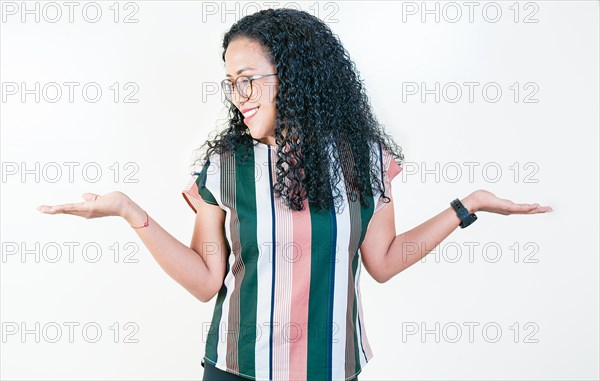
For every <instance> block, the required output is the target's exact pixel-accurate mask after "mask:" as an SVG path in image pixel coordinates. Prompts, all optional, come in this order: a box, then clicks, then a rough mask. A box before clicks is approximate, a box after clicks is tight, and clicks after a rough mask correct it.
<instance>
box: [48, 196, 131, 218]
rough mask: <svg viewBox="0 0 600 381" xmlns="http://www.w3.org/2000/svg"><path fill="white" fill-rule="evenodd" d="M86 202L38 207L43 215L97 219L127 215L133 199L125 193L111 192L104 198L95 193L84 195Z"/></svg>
mask: <svg viewBox="0 0 600 381" xmlns="http://www.w3.org/2000/svg"><path fill="white" fill-rule="evenodd" d="M82 197H83V199H84V200H85V201H84V202H80V203H72V204H61V205H40V206H38V207H37V210H39V211H40V212H41V213H46V214H73V215H76V216H80V217H83V218H97V217H106V216H121V217H123V216H124V215H125V212H126V211H127V208H128V207H129V206H130V205H131V199H130V198H129V197H128V196H127V195H126V194H125V193H123V192H119V191H116V192H110V193H107V194H105V195H103V196H100V195H97V194H95V193H84V194H83V195H82Z"/></svg>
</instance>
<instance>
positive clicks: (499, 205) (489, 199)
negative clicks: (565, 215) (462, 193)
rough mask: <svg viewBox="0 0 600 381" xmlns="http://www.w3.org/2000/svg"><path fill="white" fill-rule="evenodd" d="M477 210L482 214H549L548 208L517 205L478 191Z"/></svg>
mask: <svg viewBox="0 0 600 381" xmlns="http://www.w3.org/2000/svg"><path fill="white" fill-rule="evenodd" d="M475 197H476V199H477V204H478V208H477V209H478V210H480V211H483V212H490V213H498V214H503V215H509V214H535V213H546V212H551V211H552V208H551V207H550V206H541V205H540V204H537V203H535V204H518V203H515V202H512V201H511V200H507V199H504V198H499V197H497V196H496V195H494V194H493V193H491V192H488V191H486V190H484V189H479V190H477V191H476V192H475Z"/></svg>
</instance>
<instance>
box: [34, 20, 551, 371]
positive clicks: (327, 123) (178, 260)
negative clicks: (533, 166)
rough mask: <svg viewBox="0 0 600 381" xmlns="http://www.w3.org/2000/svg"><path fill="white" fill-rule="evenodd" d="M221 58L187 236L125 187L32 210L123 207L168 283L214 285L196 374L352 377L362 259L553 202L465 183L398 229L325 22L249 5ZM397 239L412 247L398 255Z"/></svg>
mask: <svg viewBox="0 0 600 381" xmlns="http://www.w3.org/2000/svg"><path fill="white" fill-rule="evenodd" d="M223 61H224V63H225V73H226V79H224V80H223V82H222V88H223V91H224V94H225V96H226V99H227V100H228V101H229V105H230V108H229V120H228V127H227V128H226V129H225V130H223V131H222V132H221V133H220V134H219V135H218V136H217V137H216V138H215V139H214V140H212V141H208V142H206V143H205V144H204V145H203V146H202V147H204V148H206V146H208V149H206V151H205V155H204V157H203V158H201V159H199V163H200V166H199V167H198V168H200V171H199V172H194V173H193V175H192V176H191V178H190V181H189V183H188V185H187V186H186V187H185V189H183V196H184V198H185V200H186V201H187V202H188V204H189V205H190V207H191V208H192V209H193V211H194V212H195V213H196V222H195V227H194V233H193V238H192V244H191V247H187V246H186V245H184V244H183V243H181V242H179V241H178V240H177V239H175V238H174V237H173V236H171V235H170V234H169V233H168V232H166V231H165V230H164V229H163V228H162V227H161V226H160V225H159V224H158V223H157V222H156V221H154V220H153V219H152V218H151V217H150V216H148V214H147V213H146V212H145V211H144V209H143V208H141V207H140V206H139V205H137V204H136V203H135V202H134V201H132V200H131V199H130V198H129V197H127V196H126V195H125V194H123V193H121V192H112V193H108V194H106V195H103V196H99V195H96V194H93V193H85V194H84V195H83V198H84V199H85V202H83V203H75V204H65V205H57V206H53V207H50V206H41V207H39V209H40V211H41V212H44V213H50V214H56V213H68V214H73V215H78V216H82V217H85V218H96V217H102V216H121V217H123V218H125V219H126V220H127V221H128V222H129V224H130V225H132V227H134V228H136V232H137V234H138V235H139V237H140V239H141V240H142V241H143V243H144V244H145V245H146V246H147V248H148V250H149V251H150V252H151V253H152V255H153V256H154V258H155V259H156V260H157V261H158V263H159V264H160V266H161V267H162V268H163V269H164V270H165V271H166V272H167V273H168V274H169V275H170V276H171V277H172V278H173V279H175V280H176V281H177V282H178V283H180V284H181V285H182V286H183V287H185V288H186V289H187V290H188V291H189V292H191V293H192V294H193V295H194V296H196V297H197V298H198V299H199V300H201V301H203V302H209V301H210V300H212V298H213V297H214V296H215V295H216V296H217V299H216V303H215V309H214V312H213V318H212V324H211V327H210V330H209V333H208V337H207V342H206V348H205V351H206V352H205V356H204V358H203V366H204V371H205V372H204V379H205V380H214V379H223V380H238V379H239V380H244V379H261V380H262V379H264V380H332V379H336V380H357V375H358V374H359V373H360V372H361V370H362V368H363V367H364V366H365V364H366V363H367V362H368V361H369V360H370V359H371V358H372V357H373V353H372V352H371V348H370V346H369V341H368V339H367V334H366V326H365V317H364V313H363V310H362V305H361V295H360V287H359V284H360V282H359V281H360V274H361V269H362V265H364V267H365V269H366V270H367V271H368V272H369V274H370V275H371V276H372V277H373V278H374V279H375V280H377V281H378V282H381V283H383V282H386V281H387V280H389V279H390V278H392V277H393V276H395V275H396V274H398V273H399V272H401V271H402V270H404V269H406V268H407V267H409V266H411V265H412V264H414V263H416V262H417V261H419V260H420V259H421V258H422V257H423V256H425V255H426V254H428V253H429V252H430V251H431V250H433V249H434V248H435V247H436V243H439V242H441V241H443V240H444V239H445V238H446V237H448V235H449V234H450V233H451V232H453V231H454V230H455V229H456V227H457V226H459V224H460V226H461V227H466V226H468V224H469V223H472V222H473V220H474V219H475V218H476V216H475V215H474V213H475V212H480V211H486V212H491V213H500V214H504V215H508V214H513V213H520V214H533V213H542V212H548V211H551V208H550V207H547V206H540V205H538V204H516V203H513V202H511V201H510V200H506V199H501V198H498V197H496V196H494V195H493V194H492V193H490V192H487V191H485V190H477V191H474V192H473V193H471V194H469V195H468V196H466V197H464V198H463V199H462V200H460V201H459V200H458V199H457V200H456V201H457V202H455V203H454V205H452V206H451V207H449V208H447V209H445V210H443V211H442V212H440V213H439V214H437V215H436V216H434V217H432V218H431V219H429V220H428V221H426V222H424V223H423V224H421V225H419V226H417V227H415V228H414V229H412V230H409V231H407V232H405V233H403V234H401V235H396V229H395V222H394V206H393V200H392V192H391V180H392V179H393V178H394V177H395V176H396V175H397V174H398V173H399V172H400V171H401V170H402V160H403V155H402V153H401V150H400V149H399V148H398V147H397V146H396V144H395V143H394V142H393V140H392V139H391V138H390V137H389V136H388V135H387V134H386V133H385V131H384V130H383V129H382V128H381V127H380V125H379V124H378V122H377V121H376V118H375V117H374V115H373V114H372V111H371V107H370V105H369V101H368V99H367V96H366V93H365V90H364V88H363V86H362V83H361V79H360V78H359V75H358V73H357V71H356V69H355V66H354V64H353V62H352V61H351V59H350V58H349V56H348V53H347V52H346V50H345V49H344V48H343V46H342V44H341V43H340V41H339V40H338V38H337V36H336V35H335V34H334V33H332V31H331V30H330V29H329V27H328V26H327V25H326V24H325V23H323V22H322V21H320V20H319V19H318V18H316V17H314V16H312V15H310V14H308V13H306V12H302V11H297V10H292V9H269V10H264V11H260V12H258V13H255V14H252V15H249V16H246V17H244V18H243V19H241V20H239V21H238V22H237V23H236V24H234V25H233V26H232V27H231V29H230V30H229V31H228V32H227V33H226V34H225V36H224V40H223ZM449 201H450V200H449ZM461 208H462V209H461ZM408 242H415V243H419V245H418V247H420V248H421V251H420V252H419V253H417V255H413V256H410V257H409V258H403V255H402V254H403V253H402V247H403V245H404V244H406V243H408ZM425 248H427V249H425Z"/></svg>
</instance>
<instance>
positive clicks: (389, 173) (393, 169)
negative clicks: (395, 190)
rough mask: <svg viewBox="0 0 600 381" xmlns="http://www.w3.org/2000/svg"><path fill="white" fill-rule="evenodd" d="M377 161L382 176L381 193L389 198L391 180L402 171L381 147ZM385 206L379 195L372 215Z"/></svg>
mask: <svg viewBox="0 0 600 381" xmlns="http://www.w3.org/2000/svg"><path fill="white" fill-rule="evenodd" d="M380 147H381V146H380ZM379 160H380V164H381V167H380V168H382V176H383V181H382V186H383V190H384V191H383V193H384V195H385V196H386V197H390V196H391V194H392V180H393V179H394V177H396V175H398V174H399V173H400V172H401V171H402V166H400V165H399V164H398V163H397V162H396V160H394V157H393V156H392V155H391V153H390V152H389V151H388V150H387V149H386V148H383V147H381V150H380V151H379ZM386 204H387V203H386V202H384V201H383V196H381V195H380V197H377V204H376V205H375V211H374V212H373V213H377V212H378V211H380V210H381V209H382V208H383V207H384V206H385V205H386Z"/></svg>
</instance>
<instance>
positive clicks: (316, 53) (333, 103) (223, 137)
mask: <svg viewBox="0 0 600 381" xmlns="http://www.w3.org/2000/svg"><path fill="white" fill-rule="evenodd" d="M238 37H244V38H248V39H250V40H252V41H255V42H258V43H260V44H262V46H263V48H264V51H265V52H267V54H268V55H269V56H268V57H267V58H268V59H269V60H270V62H271V63H273V65H274V66H275V67H276V69H277V73H278V78H279V87H278V89H279V90H278V92H277V95H276V111H277V115H276V120H275V122H276V127H275V143H276V145H277V157H278V159H277V162H276V168H277V175H276V183H275V184H274V185H273V191H274V194H275V196H276V197H284V202H285V204H286V205H287V206H288V207H289V208H291V209H292V210H302V209H303V202H304V200H305V199H306V198H308V200H309V202H310V205H311V208H313V207H314V208H315V209H316V210H327V209H331V207H332V206H333V205H334V204H335V205H336V206H338V205H340V203H339V201H341V199H342V196H341V193H340V190H339V189H338V186H337V184H338V183H339V181H340V173H343V174H344V180H345V184H346V191H347V194H348V198H349V199H350V200H352V201H356V199H357V197H360V203H361V205H362V206H363V207H369V206H370V205H369V202H368V200H367V198H365V197H364V195H368V196H373V187H374V189H376V190H377V191H378V192H380V194H382V200H384V202H386V203H387V202H389V197H386V196H385V195H384V190H383V189H382V184H381V182H380V181H379V179H380V177H381V170H380V169H379V170H378V169H377V165H375V164H376V163H378V161H377V160H379V157H378V155H372V154H370V152H372V151H371V150H370V149H369V147H370V146H369V144H373V143H375V144H381V146H382V148H384V149H387V150H388V151H389V152H390V154H391V156H392V158H393V160H396V161H397V163H398V164H400V165H401V163H402V161H403V160H404V155H403V154H402V148H401V147H398V146H397V145H396V143H395V142H394V141H393V139H392V138H391V137H390V136H389V135H388V134H387V133H386V132H385V131H384V129H383V128H382V126H380V124H379V123H378V122H377V120H376V118H375V116H374V115H373V112H372V110H371V105H370V102H369V99H368V97H367V95H366V90H365V89H364V86H363V83H362V82H363V81H362V79H361V78H360V77H359V74H358V71H357V69H356V67H355V64H354V62H353V61H352V60H351V59H350V57H349V54H348V52H347V51H346V50H345V48H344V47H343V46H342V43H341V42H340V40H339V38H338V36H337V35H336V34H334V33H333V32H332V31H331V29H330V28H329V26H328V25H327V24H325V23H324V22H323V21H321V20H320V19H319V18H317V17H315V16H313V15H311V14H309V13H307V12H304V11H300V10H296V9H290V8H280V9H266V10H261V11H259V12H257V13H254V14H251V15H248V16H245V17H243V18H242V19H240V20H239V21H237V22H236V23H235V24H234V25H233V26H232V27H231V29H229V31H228V32H227V33H225V35H224V38H223V57H222V58H223V62H225V52H226V51H227V47H228V45H229V43H230V42H231V41H232V40H233V39H235V38H238ZM227 124H228V126H227V128H226V129H225V130H223V131H222V132H221V133H219V134H218V135H217V136H216V137H215V138H214V139H212V140H207V141H206V142H205V143H204V144H203V145H202V146H201V147H200V148H199V150H202V149H203V148H205V147H206V146H207V145H208V147H209V148H208V149H205V150H204V151H205V155H204V157H203V158H202V159H199V160H200V161H202V162H204V163H206V161H207V160H208V158H209V157H210V155H211V154H212V153H219V154H221V153H223V152H227V153H230V154H233V152H235V151H236V147H239V146H240V145H242V146H246V147H252V145H253V144H254V143H253V142H254V141H255V139H253V138H252V136H251V135H250V132H249V130H248V127H247V126H246V125H245V124H244V122H243V115H242V113H241V112H240V111H239V110H238V109H237V108H236V107H235V105H234V104H233V103H231V104H230V107H229V110H228V120H227ZM334 147H335V148H334ZM244 151H245V152H249V150H244ZM242 156H246V155H243V154H242ZM332 157H333V162H334V163H335V164H334V165H335V167H334V168H335V170H333V171H332V174H333V177H332V176H330V171H329V168H330V167H329V166H330V163H331V158H332ZM340 158H342V159H343V160H341V161H340ZM340 165H341V166H342V168H339V167H340ZM196 173H197V172H196ZM371 179H373V180H374V183H373V184H372V183H371V181H372V180H371ZM332 190H333V191H332Z"/></svg>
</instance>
